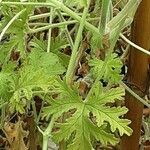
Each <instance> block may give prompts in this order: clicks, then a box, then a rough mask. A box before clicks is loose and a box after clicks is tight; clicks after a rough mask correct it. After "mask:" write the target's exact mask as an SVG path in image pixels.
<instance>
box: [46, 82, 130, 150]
mask: <svg viewBox="0 0 150 150" xmlns="http://www.w3.org/2000/svg"><path fill="white" fill-rule="evenodd" d="M97 86H99V85H97ZM54 90H55V92H56V93H58V97H57V98H56V99H52V98H50V99H49V106H47V107H45V108H44V110H43V111H44V112H43V114H44V115H45V116H51V115H54V117H55V118H56V120H57V118H59V117H60V116H62V114H63V113H64V112H68V111H69V112H70V113H71V115H70V116H68V118H67V119H66V121H65V122H64V123H58V124H57V127H58V130H57V131H54V132H53V138H54V139H55V141H56V142H60V141H61V140H63V139H64V140H65V141H67V140H69V138H70V137H71V138H73V140H72V141H71V142H70V143H69V145H68V149H69V150H71V149H72V150H79V149H80V150H84V149H87V150H91V149H92V148H93V146H92V137H94V138H95V139H96V140H97V141H100V142H101V143H102V144H103V145H108V144H109V143H110V144H113V145H115V144H116V143H117V142H118V140H117V138H115V136H113V135H112V134H111V132H112V133H114V132H116V131H118V132H119V133H120V135H123V134H127V135H130V134H131V133H132V129H130V128H129V127H128V125H129V123H130V121H129V120H125V119H121V118H120V117H122V116H123V115H124V114H125V113H126V112H127V109H126V108H125V107H110V106H108V103H109V104H110V103H114V102H115V100H118V99H119V100H122V96H123V94H124V92H123V90H122V89H121V88H112V89H110V91H106V89H103V88H102V86H99V87H96V88H95V89H94V92H93V93H92V94H91V97H90V98H89V100H88V101H83V100H82V98H81V97H80V96H79V94H78V90H77V89H76V87H74V88H73V89H70V88H69V87H68V86H67V85H66V83H65V82H63V81H60V80H58V84H57V88H56V89H54ZM117 91H118V92H117ZM114 94H115V95H114ZM106 104H107V106H106ZM90 114H93V117H92V116H91V115H90ZM91 118H95V119H94V120H95V121H93V120H92V119H91ZM106 124H107V125H109V126H108V127H109V131H108V130H105V127H104V125H106Z"/></svg>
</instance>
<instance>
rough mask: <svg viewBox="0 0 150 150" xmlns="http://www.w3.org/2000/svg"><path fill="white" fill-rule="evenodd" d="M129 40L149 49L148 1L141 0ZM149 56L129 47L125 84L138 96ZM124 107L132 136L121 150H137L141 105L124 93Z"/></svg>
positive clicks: (125, 138)
mask: <svg viewBox="0 0 150 150" xmlns="http://www.w3.org/2000/svg"><path fill="white" fill-rule="evenodd" d="M131 40H132V41H133V42H134V43H136V44H137V45H140V46H141V47H143V48H145V49H147V50H149V49H150V0H143V1H142V2H141V4H140V6H139V8H138V10H137V13H136V15H135V19H134V22H133V25H132V33H131ZM148 59H149V56H148V55H146V54H144V53H142V52H140V51H138V50H136V49H135V48H133V47H131V49H130V56H129V63H128V73H127V83H128V85H129V86H130V87H131V89H132V90H133V91H134V92H136V93H137V94H138V95H140V96H141V97H143V96H144V95H145V92H146V89H147V84H148V80H149V78H148V70H149V68H148V66H149V64H148ZM125 99H126V100H125V105H126V107H127V108H128V109H129V112H128V113H127V115H126V118H127V119H130V120H131V121H132V123H131V125H130V126H131V128H132V129H133V134H132V136H130V137H128V136H123V137H122V140H121V150H138V149H139V139H140V135H141V122H142V112H143V104H141V103H140V102H138V100H136V99H135V98H134V97H133V96H132V95H130V94H129V93H128V92H126V96H125Z"/></svg>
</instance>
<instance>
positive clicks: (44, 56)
mask: <svg viewBox="0 0 150 150" xmlns="http://www.w3.org/2000/svg"><path fill="white" fill-rule="evenodd" d="M64 71H65V69H64V67H63V66H62V65H61V64H60V63H59V59H58V57H57V56H56V55H55V54H53V53H46V52H39V51H32V52H31V53H30V54H29V56H28V57H27V58H26V60H25V61H24V63H23V64H22V68H20V69H19V70H18V72H16V73H15V75H14V76H13V78H12V80H11V83H10V84H9V86H10V87H11V92H13V95H12V97H11V98H10V104H9V105H10V109H11V111H14V110H16V111H19V112H20V113H24V107H25V106H26V105H27V104H28V103H29V102H30V100H31V98H32V97H33V95H34V93H38V92H40V93H45V94H46V93H48V92H49V91H50V89H51V88H52V87H53V86H54V85H55V79H56V76H57V75H60V74H62V73H63V72H64Z"/></svg>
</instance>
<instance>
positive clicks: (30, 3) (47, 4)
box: [0, 2, 55, 7]
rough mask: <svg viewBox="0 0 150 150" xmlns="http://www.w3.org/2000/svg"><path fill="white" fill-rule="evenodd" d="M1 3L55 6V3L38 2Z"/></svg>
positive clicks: (5, 3) (6, 3)
mask: <svg viewBox="0 0 150 150" xmlns="http://www.w3.org/2000/svg"><path fill="white" fill-rule="evenodd" d="M0 4H1V5H19V6H20V5H24V6H29V5H31V6H53V7H54V6H55V5H54V4H53V3H50V2H49V3H45V2H44V3H36V2H0Z"/></svg>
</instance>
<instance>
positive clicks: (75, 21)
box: [28, 17, 99, 33]
mask: <svg viewBox="0 0 150 150" xmlns="http://www.w3.org/2000/svg"><path fill="white" fill-rule="evenodd" d="M98 19H99V17H96V18H89V19H87V21H95V20H98ZM74 23H78V21H77V20H71V21H65V22H60V23H54V24H51V25H47V26H44V27H40V28H37V29H29V31H28V33H36V32H41V31H44V30H48V29H50V28H55V27H61V26H66V25H69V24H74ZM42 24H43V25H44V23H29V25H42ZM46 24H47V23H46Z"/></svg>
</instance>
